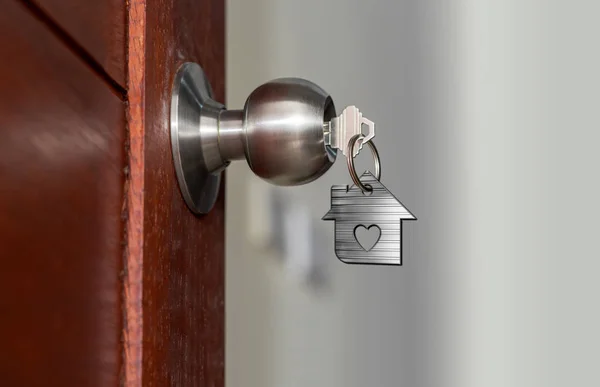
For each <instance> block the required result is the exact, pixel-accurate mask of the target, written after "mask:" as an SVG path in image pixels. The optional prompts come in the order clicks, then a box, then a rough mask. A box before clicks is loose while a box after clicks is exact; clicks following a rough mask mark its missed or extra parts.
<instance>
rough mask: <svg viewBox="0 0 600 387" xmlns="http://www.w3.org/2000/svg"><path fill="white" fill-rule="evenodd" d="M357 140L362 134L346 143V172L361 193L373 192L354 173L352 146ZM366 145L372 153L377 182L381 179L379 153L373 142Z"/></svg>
mask: <svg viewBox="0 0 600 387" xmlns="http://www.w3.org/2000/svg"><path fill="white" fill-rule="evenodd" d="M359 138H364V136H363V135H362V134H355V135H354V136H352V138H351V139H350V141H348V157H346V159H347V161H348V172H350V177H351V178H352V181H353V182H354V184H355V185H356V186H357V187H359V188H360V189H361V190H362V191H363V192H365V191H367V192H371V191H373V187H371V185H370V184H363V183H362V182H361V181H360V178H359V177H358V174H357V173H356V169H354V156H352V155H353V154H354V146H355V145H356V141H358V139H359ZM367 145H368V146H369V147H370V148H371V153H373V162H374V163H375V178H376V179H377V180H380V179H381V161H380V160H379V152H377V148H376V147H375V144H374V143H373V140H371V141H368V142H367Z"/></svg>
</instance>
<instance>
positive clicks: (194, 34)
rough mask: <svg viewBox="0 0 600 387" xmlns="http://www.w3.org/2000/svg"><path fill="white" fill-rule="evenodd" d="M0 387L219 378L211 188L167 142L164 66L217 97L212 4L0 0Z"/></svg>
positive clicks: (211, 382)
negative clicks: (187, 71) (200, 192)
mask: <svg viewBox="0 0 600 387" xmlns="http://www.w3.org/2000/svg"><path fill="white" fill-rule="evenodd" d="M0 54H1V55H0V58H1V59H0V135H1V136H2V137H1V140H0V258H1V260H2V269H1V270H0V385H3V386H119V385H123V386H222V385H223V379H224V304H223V302H224V240H223V229H224V214H223V211H224V203H223V195H222V193H221V195H220V198H219V200H218V202H217V204H216V206H215V208H214V209H213V210H212V212H211V213H210V214H208V215H206V216H203V217H196V216H194V215H192V214H191V213H190V212H189V211H188V210H187V208H186V206H185V204H184V202H183V200H182V198H181V195H180V193H179V190H178V187H177V184H176V180H175V172H174V169H173V165H172V161H171V153H170V139H169V120H168V116H169V101H170V96H169V94H170V89H171V83H172V80H173V76H174V72H175V70H176V69H177V68H178V66H179V65H180V64H181V63H183V62H186V61H194V62H197V63H199V64H201V65H202V66H203V67H204V69H205V71H206V73H207V75H208V77H209V79H210V81H211V83H212V86H213V89H214V91H215V95H216V97H217V98H218V99H219V100H223V98H224V4H223V1H217V0H198V1H194V0H130V1H125V0H97V1H94V2H81V1H75V0H68V1H67V0H36V1H25V0H22V1H19V0H2V11H1V12H0Z"/></svg>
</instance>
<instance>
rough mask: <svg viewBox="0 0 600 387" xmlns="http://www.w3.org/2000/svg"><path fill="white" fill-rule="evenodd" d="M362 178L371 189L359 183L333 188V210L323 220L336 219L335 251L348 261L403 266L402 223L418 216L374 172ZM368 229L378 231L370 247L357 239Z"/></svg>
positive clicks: (371, 231) (367, 172)
mask: <svg viewBox="0 0 600 387" xmlns="http://www.w3.org/2000/svg"><path fill="white" fill-rule="evenodd" d="M360 181H361V182H362V183H364V184H365V185H370V186H371V187H372V191H370V192H364V193H363V191H362V189H361V188H360V187H357V186H356V185H351V186H348V185H334V186H333V187H331V209H330V210H329V212H328V213H327V214H325V216H324V217H323V220H335V254H336V255H337V257H338V258H339V259H340V260H341V261H342V262H345V263H359V264H383V265H402V222H403V221H405V220H416V219H417V218H415V216H414V215H413V214H411V213H410V211H408V210H407V209H406V207H404V205H402V203H400V201H399V200H398V199H396V198H395V197H394V195H392V194H391V193H390V191H388V190H387V188H385V186H384V185H383V184H381V182H379V180H377V179H376V178H375V176H373V174H371V172H369V171H366V172H365V173H364V174H363V175H362V176H361V177H360ZM365 229H366V231H368V232H369V233H377V234H379V237H378V238H377V239H376V241H375V243H374V244H372V245H370V246H364V245H363V244H364V242H363V243H361V240H359V239H360V236H359V238H357V233H358V234H360V232H361V231H362V232H364V231H365Z"/></svg>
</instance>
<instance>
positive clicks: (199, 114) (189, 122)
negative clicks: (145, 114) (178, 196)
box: [171, 63, 336, 214]
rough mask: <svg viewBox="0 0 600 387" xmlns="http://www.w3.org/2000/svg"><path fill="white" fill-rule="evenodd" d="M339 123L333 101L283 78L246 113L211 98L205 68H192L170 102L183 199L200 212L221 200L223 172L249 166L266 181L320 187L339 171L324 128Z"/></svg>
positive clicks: (253, 97) (180, 77) (180, 75)
mask: <svg viewBox="0 0 600 387" xmlns="http://www.w3.org/2000/svg"><path fill="white" fill-rule="evenodd" d="M335 116H336V112H335V107H334V104H333V100H332V99H331V97H330V96H329V94H327V93H326V92H325V91H324V90H323V89H322V88H320V87H319V86H317V85H316V84H314V83H312V82H310V81H307V80H304V79H299V78H284V79H276V80H273V81H270V82H268V83H265V84H264V85H262V86H259V87H258V88H257V89H255V90H254V91H253V92H252V93H251V94H250V96H249V97H248V99H247V100H246V104H245V106H244V108H243V109H241V110H228V109H225V107H224V106H223V105H221V104H219V103H218V102H215V101H214V100H213V99H212V92H211V89H210V85H209V83H208V81H207V79H206V77H205V74H204V72H203V71H202V69H201V67H200V66H198V65H197V64H195V63H185V64H184V65H182V66H181V67H180V69H179V70H178V72H177V75H176V77H175V81H174V85H173V92H172V99H171V145H172V151H173V160H174V163H175V171H176V174H177V179H178V181H179V186H180V188H181V192H182V195H183V197H184V199H185V201H186V203H187V205H188V206H189V207H190V209H191V210H192V211H193V212H195V213H199V214H202V213H207V212H208V211H209V210H210V209H211V208H212V206H213V205H214V202H215V200H216V196H217V193H218V188H219V184H220V178H221V172H222V170H223V169H224V168H225V167H227V165H229V163H230V162H231V161H234V160H241V159H244V158H245V159H246V160H247V162H248V165H249V166H250V168H251V169H252V171H253V172H254V173H255V174H256V175H257V176H259V177H261V178H263V179H265V180H267V181H269V182H270V183H273V184H277V185H299V184H305V183H308V182H311V181H313V180H315V179H316V178H318V177H320V176H321V175H322V174H323V173H325V172H326V171H327V170H328V169H329V168H330V167H331V165H332V164H333V162H334V161H335V157H336V151H335V150H334V149H332V148H331V147H330V146H328V145H326V144H325V138H324V125H325V123H327V122H329V121H330V120H331V119H332V118H334V117H335Z"/></svg>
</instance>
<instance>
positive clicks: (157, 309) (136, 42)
mask: <svg viewBox="0 0 600 387" xmlns="http://www.w3.org/2000/svg"><path fill="white" fill-rule="evenodd" d="M143 9H145V10H146V13H145V14H144V13H143V11H142V10H143ZM132 19H133V20H132ZM144 26H145V27H144ZM129 27H130V33H131V31H133V35H132V36H130V40H129V47H130V52H129V60H130V67H129V70H130V79H132V80H134V81H132V83H130V84H129V85H128V89H129V98H130V106H131V107H130V112H129V113H130V126H129V129H130V133H131V144H132V147H131V149H130V152H131V153H130V160H132V161H134V162H132V163H131V164H130V166H131V176H130V179H129V193H128V205H129V206H130V207H129V208H128V214H129V219H128V222H127V224H128V233H129V235H131V232H133V233H138V234H139V233H141V234H143V240H144V244H143V246H136V245H135V243H131V244H130V245H129V246H128V249H129V250H128V255H127V260H128V261H127V268H128V271H127V278H126V303H127V312H126V318H127V320H126V331H125V334H124V336H125V337H126V343H125V345H126V348H127V350H126V359H125V362H126V368H127V369H126V372H125V373H126V380H127V381H128V383H129V385H132V386H133V385H136V386H142V385H143V386H223V383H224V327H225V321H224V282H225V278H224V202H223V195H222V192H221V195H220V198H219V200H218V201H217V204H216V206H215V208H214V209H213V210H212V211H211V213H210V214H208V215H206V216H203V217H196V216H194V215H193V214H192V213H191V212H190V211H189V210H188V208H187V207H186V206H185V204H184V202H183V199H182V197H181V194H180V192H179V189H178V186H177V182H176V177H175V171H174V169H173V162H172V156H171V145H170V138H169V107H170V91H171V85H172V82H173V78H174V75H175V71H176V69H177V68H178V67H179V65H180V64H181V63H183V62H185V61H195V62H198V63H200V64H201V65H202V66H203V67H204V69H205V71H206V73H207V75H208V77H209V78H210V81H211V83H212V85H213V88H214V90H215V93H216V97H217V98H218V99H219V100H223V97H224V27H225V24H224V1H222V0H203V1H194V0H147V1H145V2H142V1H133V2H132V4H131V10H130V24H129ZM141 31H145V34H146V35H141V34H142V32H141ZM143 47H145V49H143ZM140 56H142V59H140ZM132 61H137V62H138V63H137V64H136V65H135V67H132V63H134V62H132ZM142 74H143V76H142ZM140 195H143V201H140V200H139V197H140ZM142 214H143V216H142ZM129 240H130V241H131V240H132V238H130V239H129ZM133 242H135V241H133ZM132 247H133V250H132ZM140 250H143V251H142V252H140ZM142 277H143V279H142V284H143V286H140V284H139V283H138V279H140V278H142ZM140 288H143V298H142V299H141V300H140V298H139V297H141V294H142V291H141V290H140ZM142 308H143V309H142ZM140 316H143V317H142V318H141V319H140ZM140 329H141V330H142V331H143V336H142V334H140ZM140 340H141V342H140ZM142 345H143V351H141V350H140V347H141V346H142ZM140 356H141V357H142V358H141V362H140V361H139V360H140ZM140 367H141V369H140Z"/></svg>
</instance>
